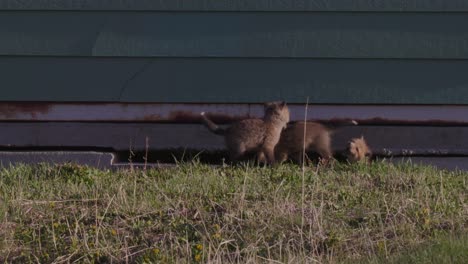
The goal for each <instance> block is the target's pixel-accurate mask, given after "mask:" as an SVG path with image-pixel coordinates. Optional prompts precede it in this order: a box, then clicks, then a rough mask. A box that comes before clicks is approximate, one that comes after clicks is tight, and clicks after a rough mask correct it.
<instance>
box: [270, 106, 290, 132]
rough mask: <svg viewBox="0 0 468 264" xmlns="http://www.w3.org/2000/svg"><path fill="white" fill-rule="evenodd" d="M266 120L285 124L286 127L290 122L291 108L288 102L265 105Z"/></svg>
mask: <svg viewBox="0 0 468 264" xmlns="http://www.w3.org/2000/svg"><path fill="white" fill-rule="evenodd" d="M265 119H267V120H271V121H275V122H281V123H284V127H286V124H287V123H288V122H289V108H288V106H287V105H286V102H284V101H281V102H267V103H265Z"/></svg>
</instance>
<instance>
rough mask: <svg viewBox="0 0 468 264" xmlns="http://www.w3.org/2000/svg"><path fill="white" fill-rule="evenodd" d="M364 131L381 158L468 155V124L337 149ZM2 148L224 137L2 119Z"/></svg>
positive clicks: (147, 126) (154, 147)
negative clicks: (354, 141)
mask: <svg viewBox="0 0 468 264" xmlns="http://www.w3.org/2000/svg"><path fill="white" fill-rule="evenodd" d="M361 135H363V136H364V137H365V138H366V140H367V142H368V143H369V145H370V147H371V148H372V150H373V152H374V153H375V154H377V155H381V156H421V155H431V156H447V155H459V156H467V155H468V127H416V126H414V127H411V126H352V127H343V128H341V129H338V130H336V132H335V135H334V137H333V148H334V149H335V150H337V151H339V150H343V149H344V148H345V147H346V145H347V142H348V141H349V140H350V139H351V138H353V137H360V136H361ZM0 147H1V148H2V149H4V150H14V149H44V148H45V149H48V150H50V149H59V150H70V149H72V150H73V149H77V148H79V149H85V150H105V151H106V152H109V151H123V152H125V151H129V150H130V149H132V150H135V151H145V150H146V149H147V148H148V149H149V150H151V151H160V150H171V149H182V150H183V149H187V150H197V151H202V150H208V151H219V150H224V142H223V138H222V137H221V136H217V135H213V134H211V133H210V132H209V131H208V129H207V128H205V127H204V126H202V125H201V124H178V125H174V124H151V123H55V122H50V123H43V122H41V123H0Z"/></svg>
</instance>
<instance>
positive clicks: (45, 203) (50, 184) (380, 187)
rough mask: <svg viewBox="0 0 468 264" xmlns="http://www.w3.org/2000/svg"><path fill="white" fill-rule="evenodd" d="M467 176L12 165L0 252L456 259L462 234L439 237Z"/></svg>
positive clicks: (115, 257)
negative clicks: (459, 236) (100, 168)
mask: <svg viewBox="0 0 468 264" xmlns="http://www.w3.org/2000/svg"><path fill="white" fill-rule="evenodd" d="M467 176H468V174H467V173H464V172H448V171H440V170H436V169H434V168H430V167H420V166H416V167H415V166H412V165H410V164H405V165H393V164H390V163H385V162H375V163H373V164H372V165H369V166H366V165H360V164H356V165H343V164H337V165H336V166H335V167H334V168H333V169H321V170H316V169H312V168H308V169H307V170H306V172H305V174H304V179H303V176H302V170H301V168H300V167H298V166H294V165H285V166H280V167H277V168H273V169H272V168H263V167H255V166H250V165H244V166H237V167H229V166H227V167H217V168H213V167H210V166H207V165H203V164H200V163H198V162H188V163H181V164H178V166H176V167H175V168H165V169H151V170H134V171H133V170H121V171H101V170H97V169H92V168H87V167H81V166H77V165H71V164H69V165H55V166H53V165H45V164H42V165H38V166H15V167H10V168H5V169H1V170H0V261H2V262H14V263H52V262H54V263H68V262H79V263H108V262H137V263H175V262H177V263H197V262H200V263H205V262H215V263H231V262H236V263H238V262H240V263H246V262H275V261H278V262H289V263H297V262H328V263H335V262H343V261H351V262H353V263H354V262H355V261H359V262H371V263H376V262H381V261H389V262H397V263H410V262H411V263H414V262H415V261H413V260H414V259H413V258H417V259H418V258H420V259H421V260H422V261H421V262H424V263H427V262H431V261H432V260H434V261H433V263H439V261H437V260H440V259H437V258H436V257H434V256H433V255H431V254H436V255H437V256H439V255H441V253H440V252H449V253H450V255H454V254H455V255H456V254H457V252H458V253H459V254H460V256H462V257H464V256H466V253H465V255H463V253H461V252H462V251H463V249H466V246H467V238H466V237H462V238H460V239H458V240H456V239H455V240H451V239H446V240H444V239H442V240H441V239H439V238H440V237H449V238H450V237H453V236H455V235H456V234H463V233H466V232H467V231H468V228H467V227H468V206H467V204H466V194H467V193H468V185H467V182H466V181H467V179H468V177H467ZM303 182H304V184H303ZM437 241H442V242H440V243H439V244H438V242H437ZM446 241H448V242H446ZM452 242H453V243H452ZM447 245H454V247H453V248H452V247H450V246H447ZM412 248H414V249H415V251H411V252H410V253H408V251H407V250H408V249H412ZM418 250H419V251H418ZM464 251H466V250H464ZM415 252H417V254H414V253H415ZM405 254H406V255H405ZM431 256H432V257H431ZM442 256H446V257H448V255H442ZM426 260H427V261H426Z"/></svg>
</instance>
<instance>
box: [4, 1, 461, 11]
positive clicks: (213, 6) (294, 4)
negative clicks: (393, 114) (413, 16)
mask: <svg viewBox="0 0 468 264" xmlns="http://www.w3.org/2000/svg"><path fill="white" fill-rule="evenodd" d="M0 9H6V10H143V11H146V10H161V11H170V10H174V11H283V10H287V11H461V10H463V11H466V10H468V3H467V1H465V0H430V1H429V0H286V1H285V0H236V1H233V0H158V1H156V0H119V1H117V0H80V1H77V0H29V1H22V0H0Z"/></svg>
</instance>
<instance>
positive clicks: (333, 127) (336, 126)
mask: <svg viewBox="0 0 468 264" xmlns="http://www.w3.org/2000/svg"><path fill="white" fill-rule="evenodd" d="M319 123H322V125H324V126H326V127H327V128H328V129H331V130H336V129H339V128H341V127H344V126H357V125H359V123H358V122H357V121H356V120H352V119H351V120H340V121H329V122H319Z"/></svg>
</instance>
